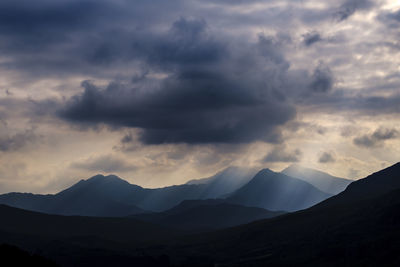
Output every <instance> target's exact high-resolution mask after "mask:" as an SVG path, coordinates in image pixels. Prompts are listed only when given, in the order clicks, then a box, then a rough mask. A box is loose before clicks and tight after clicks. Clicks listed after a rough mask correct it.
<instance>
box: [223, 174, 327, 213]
mask: <svg viewBox="0 0 400 267" xmlns="http://www.w3.org/2000/svg"><path fill="white" fill-rule="evenodd" d="M330 196H331V195H330V194H327V193H325V192H322V191H320V190H319V189H317V188H316V187H314V186H312V185H311V184H309V183H306V182H304V181H302V180H300V179H297V178H293V177H290V176H287V175H285V174H282V173H276V172H273V171H271V170H269V169H264V170H261V171H260V172H258V173H257V175H256V176H254V178H253V179H252V180H251V181H250V182H248V183H247V184H246V185H244V186H243V187H242V188H240V189H238V190H237V191H236V192H234V193H233V194H232V195H231V196H229V197H228V198H227V201H229V202H232V203H237V204H240V205H245V206H252V207H260V208H264V209H267V210H274V211H296V210H300V209H305V208H308V207H310V206H312V205H315V204H317V203H318V202H321V201H322V200H325V199H327V198H328V197H330Z"/></svg>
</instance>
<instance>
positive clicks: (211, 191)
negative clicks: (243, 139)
mask: <svg viewBox="0 0 400 267" xmlns="http://www.w3.org/2000/svg"><path fill="white" fill-rule="evenodd" d="M256 173H257V170H255V169H250V168H239V167H228V168H226V169H224V170H223V171H221V172H218V173H217V174H215V175H214V176H211V177H208V178H203V179H196V180H190V181H188V182H187V183H186V184H189V185H190V184H196V185H200V184H202V185H206V188H207V189H206V194H205V195H204V197H205V198H221V197H225V196H226V195H228V194H229V193H232V192H234V191H236V190H237V189H239V188H241V187H242V186H243V185H245V184H246V183H248V182H249V181H250V180H251V179H252V178H253V177H254V175H255V174H256Z"/></svg>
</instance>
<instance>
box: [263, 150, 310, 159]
mask: <svg viewBox="0 0 400 267" xmlns="http://www.w3.org/2000/svg"><path fill="white" fill-rule="evenodd" d="M301 155H302V152H301V151H300V150H299V149H295V150H289V151H288V150H286V149H285V147H276V148H274V149H273V150H272V151H271V152H269V153H268V154H267V155H266V156H265V157H264V158H263V159H262V160H261V161H262V162H298V161H300V158H301Z"/></svg>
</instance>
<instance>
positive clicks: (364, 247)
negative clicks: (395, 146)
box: [170, 163, 400, 266]
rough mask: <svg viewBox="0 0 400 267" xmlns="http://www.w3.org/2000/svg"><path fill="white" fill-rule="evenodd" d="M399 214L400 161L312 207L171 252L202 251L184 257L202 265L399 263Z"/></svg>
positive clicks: (188, 262) (381, 264)
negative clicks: (189, 256) (210, 263)
mask: <svg viewBox="0 0 400 267" xmlns="http://www.w3.org/2000/svg"><path fill="white" fill-rule="evenodd" d="M399 214H400V163H397V164H395V165H393V166H391V167H389V168H387V169H384V170H382V171H380V172H377V173H374V174H372V175H370V176H368V177H366V178H364V179H361V180H358V181H355V182H353V183H351V184H350V185H349V186H348V187H347V189H346V190H344V191H343V192H342V193H340V194H338V195H336V196H333V197H331V198H329V199H327V200H325V201H323V202H321V203H319V204H317V205H315V206H313V207H311V208H309V209H306V210H302V211H298V212H296V213H292V214H287V215H283V216H280V217H276V218H272V219H268V220H262V221H258V222H254V223H251V224H248V225H244V226H239V227H236V228H232V229H228V230H222V231H219V232H215V233H210V234H208V235H207V236H203V239H202V241H201V242H196V241H195V240H191V241H190V242H187V241H184V242H182V243H181V244H179V247H181V248H183V249H182V250H179V249H178V250H176V249H177V248H178V247H174V249H173V250H171V251H170V253H171V254H173V253H179V254H189V253H191V252H193V251H201V255H202V256H201V257H202V258H201V259H200V258H196V260H193V261H192V260H191V259H189V258H188V259H187V261H186V262H185V264H187V265H190V264H191V263H193V264H194V263H195V264H198V266H203V265H204V266H206V264H207V263H209V262H210V261H211V262H213V263H214V264H216V263H218V264H220V265H222V266H293V265H296V266H398V265H399V264H400V246H399V245H400V241H399V240H400V228H399V227H398V226H399V224H400V215H399ZM232 244H235V245H232ZM186 248H190V250H189V251H190V252H189V251H188V250H187V249H186ZM190 255H191V257H193V258H195V257H196V255H193V254H190ZM197 255H198V256H199V257H200V254H197ZM210 258H211V259H210Z"/></svg>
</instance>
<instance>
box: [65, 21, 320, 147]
mask: <svg viewBox="0 0 400 267" xmlns="http://www.w3.org/2000/svg"><path fill="white" fill-rule="evenodd" d="M154 40H156V42H154V43H153V42H152V41H154ZM227 43H228V40H225V39H221V38H217V37H216V36H214V35H212V34H211V33H209V32H208V30H207V24H206V23H205V22H204V21H203V20H187V19H183V18H181V19H179V20H178V21H176V22H175V23H173V25H172V27H171V29H170V30H168V31H167V33H166V34H161V35H160V36H155V37H152V38H150V39H146V40H143V44H142V43H140V42H139V41H138V43H137V46H136V47H137V48H138V49H139V50H140V55H141V57H142V58H144V60H145V62H146V63H147V64H148V66H149V68H151V69H152V70H154V69H155V70H162V71H164V73H165V74H166V75H167V76H166V77H165V78H161V79H159V80H158V81H156V86H154V87H150V88H148V87H146V84H147V83H146V81H144V82H142V83H139V84H137V83H135V84H131V85H126V84H125V85H124V84H120V83H110V84H109V85H108V86H107V87H106V88H100V87H97V86H95V85H94V84H92V83H90V82H84V83H83V84H82V86H83V87H84V92H83V93H82V94H80V95H76V96H75V97H73V98H72V99H70V101H69V102H68V104H67V106H66V107H65V109H64V110H62V111H61V112H60V116H61V117H62V118H65V119H67V120H70V121H72V122H78V123H86V124H98V123H105V124H109V125H113V126H127V127H133V128H140V129H142V132H141V134H140V140H141V141H142V142H143V143H146V144H161V143H182V142H183V143H192V144H194V143H248V142H252V141H255V140H262V141H266V142H272V143H277V142H281V134H280V131H279V127H280V126H282V125H283V124H285V123H286V122H287V121H289V120H291V119H293V118H294V115H295V109H294V107H293V106H292V105H291V104H290V102H288V101H286V100H285V90H288V89H289V87H291V86H292V85H291V82H293V81H291V80H290V76H289V74H288V68H289V63H288V62H287V61H286V59H285V57H284V55H283V54H282V52H281V51H280V49H279V40H278V39H277V38H274V37H266V36H261V35H260V37H259V40H258V42H257V43H254V44H246V47H242V46H240V47H239V46H233V45H228V44H227ZM308 78H309V79H310V80H311V79H315V78H314V77H313V78H311V77H308ZM306 79H307V78H306ZM153 82H154V81H153ZM305 83H306V82H305ZM143 87H146V89H145V90H144V89H143Z"/></svg>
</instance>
